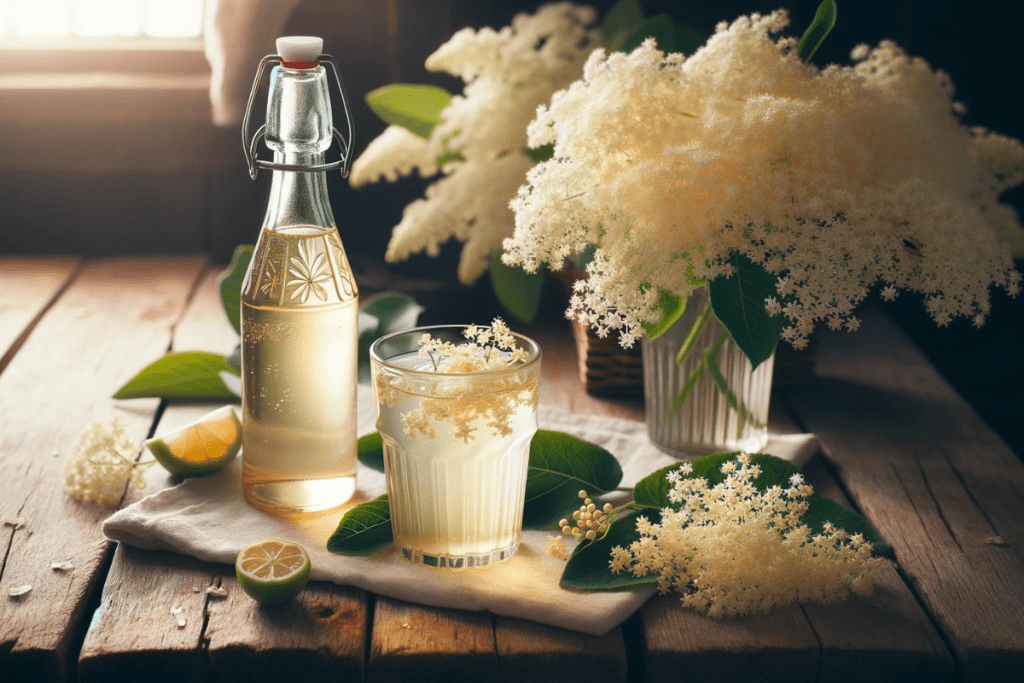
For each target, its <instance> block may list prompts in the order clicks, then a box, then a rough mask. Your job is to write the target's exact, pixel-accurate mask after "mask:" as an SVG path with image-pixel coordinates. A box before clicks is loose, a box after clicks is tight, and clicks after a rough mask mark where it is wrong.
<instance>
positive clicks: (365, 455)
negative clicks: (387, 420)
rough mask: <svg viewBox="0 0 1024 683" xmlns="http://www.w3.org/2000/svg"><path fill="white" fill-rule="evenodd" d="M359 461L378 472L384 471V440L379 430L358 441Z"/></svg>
mask: <svg viewBox="0 0 1024 683" xmlns="http://www.w3.org/2000/svg"><path fill="white" fill-rule="evenodd" d="M356 450H357V452H358V453H359V462H361V463H363V464H364V465H366V466H367V467H369V468H370V469H374V470H377V471H378V472H383V471H384V440H383V439H382V438H381V436H380V434H379V433H378V432H371V433H370V434H367V435H366V436H364V437H362V438H360V439H359V441H358V442H356Z"/></svg>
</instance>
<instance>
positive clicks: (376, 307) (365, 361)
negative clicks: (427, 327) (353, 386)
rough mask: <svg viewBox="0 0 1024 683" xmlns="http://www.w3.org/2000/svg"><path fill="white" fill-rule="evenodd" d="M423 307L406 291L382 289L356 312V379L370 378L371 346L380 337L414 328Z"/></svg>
mask: <svg viewBox="0 0 1024 683" xmlns="http://www.w3.org/2000/svg"><path fill="white" fill-rule="evenodd" d="M422 312H423V307H422V306H420V305H419V304H418V303H416V299H413V298H412V297H411V296H409V295H408V294H402V293H400V292H381V293H379V294H374V295H373V296H371V297H370V298H369V299H367V300H366V305H364V306H363V308H362V310H360V311H359V381H360V382H368V381H369V379H370V345H371V344H373V342H375V341H376V340H377V339H378V338H379V337H383V336H384V335H386V334H391V333H393V332H401V331H402V330H408V329H411V328H413V327H416V322H417V321H418V320H419V318H420V313H422Z"/></svg>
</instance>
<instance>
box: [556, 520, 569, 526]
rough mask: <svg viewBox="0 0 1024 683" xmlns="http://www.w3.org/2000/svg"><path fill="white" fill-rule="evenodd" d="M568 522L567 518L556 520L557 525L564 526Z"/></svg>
mask: <svg viewBox="0 0 1024 683" xmlns="http://www.w3.org/2000/svg"><path fill="white" fill-rule="evenodd" d="M568 524H569V520H567V519H560V520H558V526H566V525H568Z"/></svg>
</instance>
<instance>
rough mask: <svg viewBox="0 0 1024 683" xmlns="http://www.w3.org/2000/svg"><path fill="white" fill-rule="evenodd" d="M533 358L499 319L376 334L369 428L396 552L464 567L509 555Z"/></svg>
mask: <svg viewBox="0 0 1024 683" xmlns="http://www.w3.org/2000/svg"><path fill="white" fill-rule="evenodd" d="M540 356H541V354H540V347H538V346H537V344H536V342H534V341H532V340H530V339H527V338H526V337H523V336H521V335H517V334H514V333H512V332H510V331H509V329H508V327H507V326H506V325H505V323H504V322H502V321H501V320H500V319H495V320H494V322H493V323H492V324H491V325H490V326H487V327H478V326H475V325H470V326H461V325H457V326H439V327H430V328H420V329H416V330H409V331H407V332H400V333H398V334H393V335H390V336H387V337H382V338H381V339H378V340H377V341H376V342H374V344H373V346H372V347H371V349H370V359H371V365H372V368H373V389H374V394H375V398H376V412H377V429H378V431H379V432H380V435H381V437H382V440H383V444H384V467H385V471H386V475H387V487H388V500H389V504H390V508H391V525H392V529H393V532H394V539H395V547H396V548H397V549H398V551H399V554H400V555H401V556H402V557H403V558H404V559H406V560H408V561H410V562H413V563H417V564H425V565H428V566H432V567H439V568H448V569H462V568H464V567H484V566H487V565H489V564H491V563H492V562H495V561H498V560H504V559H506V558H508V557H511V556H512V554H513V553H514V552H515V551H516V548H518V546H519V537H520V534H521V531H522V519H523V500H524V494H525V486H526V468H527V463H528V460H529V449H530V440H531V439H532V438H533V435H534V433H535V432H536V431H537V385H538V379H539V375H540Z"/></svg>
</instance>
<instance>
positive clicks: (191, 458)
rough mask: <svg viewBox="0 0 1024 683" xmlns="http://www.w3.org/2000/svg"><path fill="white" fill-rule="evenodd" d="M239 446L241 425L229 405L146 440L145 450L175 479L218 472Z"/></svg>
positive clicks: (236, 414) (236, 451)
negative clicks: (176, 477)
mask: <svg viewBox="0 0 1024 683" xmlns="http://www.w3.org/2000/svg"><path fill="white" fill-rule="evenodd" d="M241 445H242V422H241V420H239V419H238V413H236V412H235V409H234V408H232V407H231V406H224V407H223V408H220V409H218V410H215V411H213V412H212V413H209V414H207V415H204V416H203V417H201V418H199V419H198V420H196V421H195V422H193V423H192V424H188V425H185V426H184V427H181V428H180V429H176V430H174V431H172V432H167V433H165V434H161V435H159V436H155V437H153V438H152V439H149V440H148V441H146V448H148V449H149V451H150V452H151V453H152V454H153V457H154V458H156V459H157V462H159V463H160V464H161V465H163V466H164V468H165V469H166V470H167V471H168V472H170V473H171V474H174V475H176V476H179V477H195V476H198V475H201V474H209V473H210V472H215V471H217V470H219V469H220V468H222V467H224V466H225V465H227V464H228V463H229V462H231V459H232V458H234V457H235V456H236V455H237V454H238V449H239V447H241Z"/></svg>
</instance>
